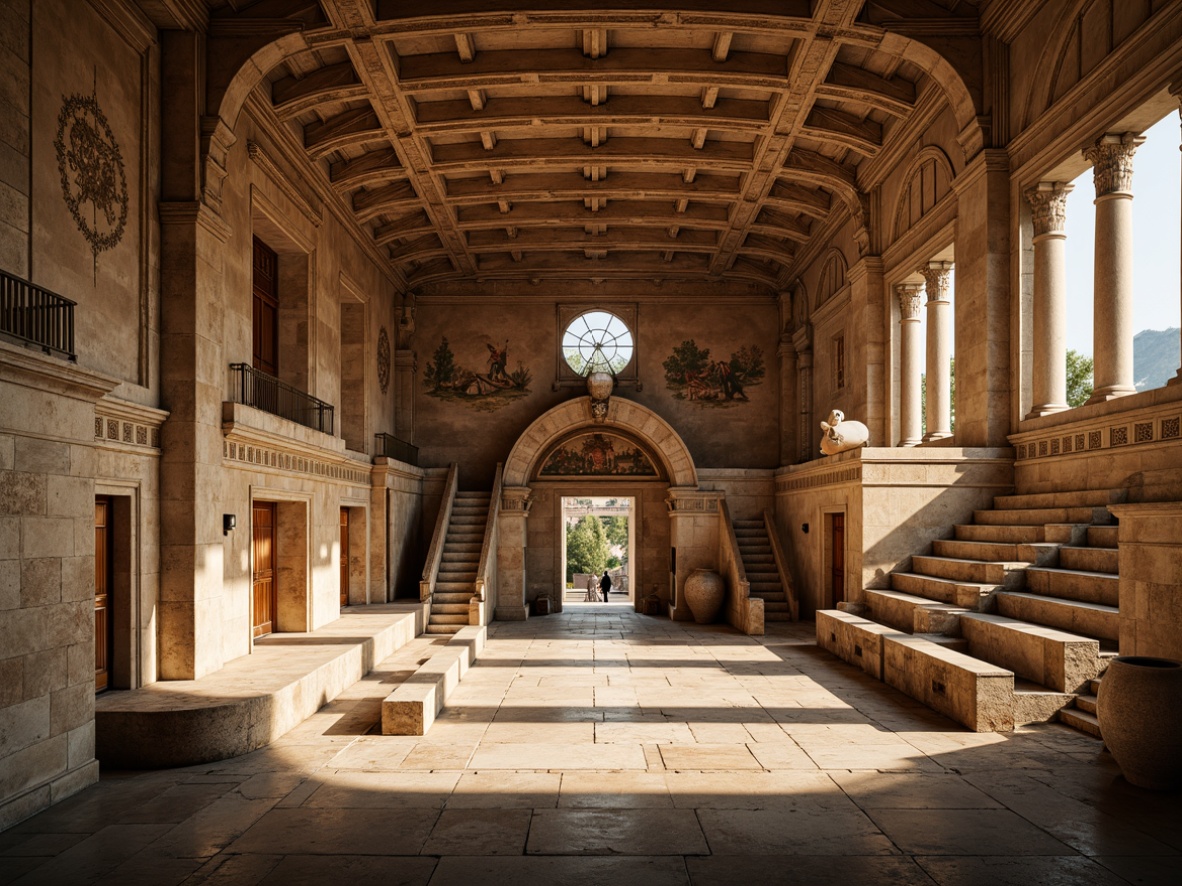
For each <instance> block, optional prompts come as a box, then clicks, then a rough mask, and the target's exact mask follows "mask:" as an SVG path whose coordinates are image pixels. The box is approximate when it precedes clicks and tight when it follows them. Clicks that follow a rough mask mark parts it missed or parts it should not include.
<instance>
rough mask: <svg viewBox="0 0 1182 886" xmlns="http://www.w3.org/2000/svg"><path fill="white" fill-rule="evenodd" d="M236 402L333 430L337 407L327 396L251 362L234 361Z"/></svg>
mask: <svg viewBox="0 0 1182 886" xmlns="http://www.w3.org/2000/svg"><path fill="white" fill-rule="evenodd" d="M230 372H231V374H232V376H233V382H232V387H233V397H234V402H235V403H242V404H244V405H246V406H253V407H254V408H255V409H261V410H263V411H264V412H269V413H271V414H272V415H277V416H279V417H280V418H286V419H287V420H288V421H294V422H296V423H297V424H301V425H303V426H304V427H306V428H312V429H313V430H316V431H321V432H322V433H325V434H331V433H332V432H333V416H334V414H335V408H334V407H333V406H331V405H330V404H328V403H325V402H324V401H323V400H320V399H318V398H316V397H313V396H312V395H311V394H306V393H304V392H303V391H301V390H299V389H298V388H293V387H292V386H291V385H289V384H286V383H285V382H281V381H280V380H279V379H277V378H275V376H273V375H268V374H267V373H265V372H260V371H259V370H258V369H255V368H254V367H253V366H251V365H250V364H249V363H231V364H230Z"/></svg>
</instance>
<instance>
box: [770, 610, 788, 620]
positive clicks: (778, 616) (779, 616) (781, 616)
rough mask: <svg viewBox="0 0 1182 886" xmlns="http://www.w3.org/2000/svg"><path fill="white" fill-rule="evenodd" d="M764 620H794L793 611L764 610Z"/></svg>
mask: <svg viewBox="0 0 1182 886" xmlns="http://www.w3.org/2000/svg"><path fill="white" fill-rule="evenodd" d="M763 620H764V621H792V613H790V612H787V611H785V612H776V611H772V612H764V614H763Z"/></svg>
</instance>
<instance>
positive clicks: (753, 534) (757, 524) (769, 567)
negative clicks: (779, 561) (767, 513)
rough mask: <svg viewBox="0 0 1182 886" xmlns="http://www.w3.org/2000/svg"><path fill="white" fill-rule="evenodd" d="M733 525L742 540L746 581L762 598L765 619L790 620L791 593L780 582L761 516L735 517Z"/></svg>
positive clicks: (739, 539)
mask: <svg viewBox="0 0 1182 886" xmlns="http://www.w3.org/2000/svg"><path fill="white" fill-rule="evenodd" d="M731 525H732V526H733V527H734V530H735V541H737V542H738V543H739V556H740V557H742V558H743V569H744V570H746V572H747V581H748V582H749V583H750V584H751V596H752V597H760V598H761V599H762V600H763V619H764V621H791V620H792V615H791V612H790V610H789V606H788V595H787V594H786V593H785V592H784V586H783V585H782V584H781V582H780V572H779V570H778V569H777V568H776V558H775V555H774V554H772V543H771V539H769V538H768V535H767V526H766V524H765V523H764V521H763V520H762V519H758V520H734V521H732V523H731Z"/></svg>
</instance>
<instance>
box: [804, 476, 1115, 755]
mask: <svg viewBox="0 0 1182 886" xmlns="http://www.w3.org/2000/svg"><path fill="white" fill-rule="evenodd" d="M1114 497H1115V496H1114V494H1112V493H1110V492H1108V491H1107V490H1093V491H1086V492H1058V493H1039V494H1028V495H1003V496H997V497H996V498H995V500H994V507H993V508H992V509H989V510H978V511H975V512H974V514H973V522H972V523H971V524H967V525H958V526H956V527H955V528H954V532H953V537H952V538H950V539H944V540H936V541H935V542H933V543H932V550H931V553H930V554H925V555H916V556H913V557H912V558H911V568H910V570H908V571H898V572H893V573H891V574H890V587H889V588H867V589H865V591H864V602H863V603H860V604H850V605H845V606H842V607H841V610H840V611H833V610H828V611H826V610H822V611H820V612H818V613H817V642H818V644H819V645H821V646H823V647H824V648H826V649H828V650H829V651H831V652H833V653H834V654H836V655H838V656H839V657H841V658H844V659H845V660H846V661H849V662H850V663H852V664H858V665H860V666H861V667H863V669H864V670H866V671H867V673H871V674H873V675H874V676H876V677H878V678H879V679H882V680H884V681H886V682H887V683H888V684H890V685H892V686H894V687H896V688H898V689H900V690H902V691H904V692H906V693H907V694H909V695H911V696H912V697H913V698H916V699H918V700H920V701H923V702H924V703H926V704H928V705H929V706H930V707H932V708H934V709H936V710H938V711H940V712H941V713H944V714H946V715H947V716H949V717H952V718H953V719H955V720H957V721H958V722H960V723H961V724H963V725H965V726H967V727H968V728H970V729H974V730H977V731H999V732H1000V731H1008V730H1011V729H1013V728H1014V726H1015V725H1021V724H1025V723H1033V722H1043V721H1047V720H1052V719H1056V718H1061V719H1063V720H1064V721H1065V722H1068V723H1071V724H1072V725H1077V726H1081V727H1083V728H1085V729H1086V730H1087V731H1089V732H1093V734H1094V733H1095V732H1096V730H1095V729H1093V728H1091V727H1092V726H1093V725H1094V711H1090V710H1089V706H1090V705H1091V702H1090V701H1089V700H1088V698H1089V695H1090V693H1091V691H1092V688H1093V681H1094V680H1095V679H1096V678H1097V677H1099V676H1100V674H1101V673H1102V672H1103V670H1104V668H1105V667H1106V666H1107V662H1108V660H1109V659H1110V658H1111V657H1112V656H1113V655H1115V654H1116V652H1115V650H1116V644H1117V639H1118V634H1119V613H1118V609H1117V589H1118V578H1117V574H1116V573H1117V548H1116V526H1115V525H1113V522H1114V518H1113V517H1112V514H1111V513H1110V511H1109V510H1108V507H1107V505H1108V504H1110V503H1113V499H1114ZM1077 699H1082V702H1080V703H1079V705H1078V707H1077V708H1072V707H1071V706H1072V705H1073V704H1075V703H1076V702H1077Z"/></svg>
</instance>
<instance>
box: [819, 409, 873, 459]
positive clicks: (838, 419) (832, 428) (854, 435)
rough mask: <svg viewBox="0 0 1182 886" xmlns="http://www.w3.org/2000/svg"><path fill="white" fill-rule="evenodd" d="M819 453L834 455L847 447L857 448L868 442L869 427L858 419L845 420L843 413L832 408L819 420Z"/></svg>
mask: <svg viewBox="0 0 1182 886" xmlns="http://www.w3.org/2000/svg"><path fill="white" fill-rule="evenodd" d="M821 430H822V431H824V432H825V433H824V436H822V437H821V454H822V455H836V454H837V453H839V452H845V451H846V450H847V449H858V448H859V447H862V446H865V445H866V444H867V443H869V442H870V429H869V428H867V427H866V425H864V424H862V422H860V421H846V418H845V413H844V412H842V411H841V410H840V409H834V410H832V411H831V412H830V413H829V418H828V420H826V421H823V422H821Z"/></svg>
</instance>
